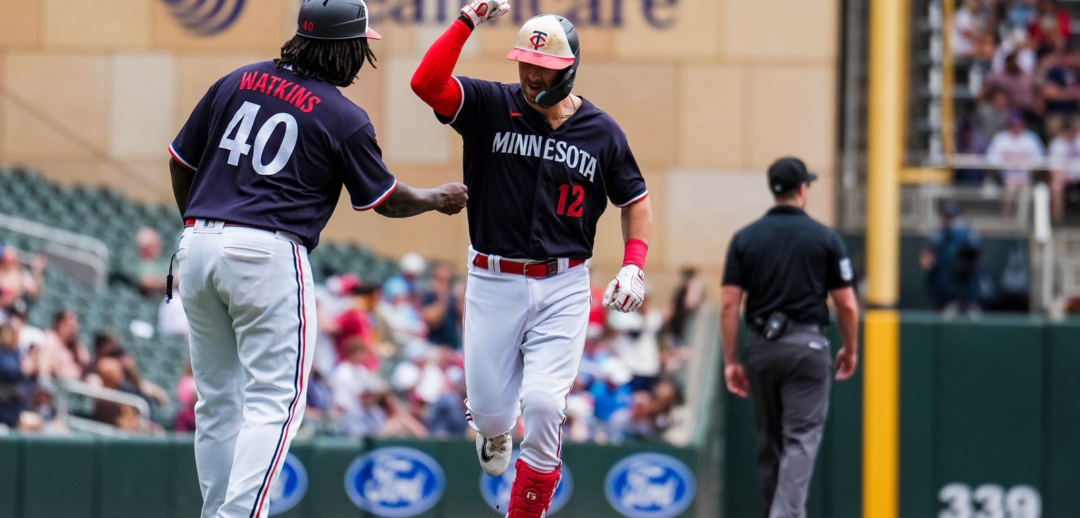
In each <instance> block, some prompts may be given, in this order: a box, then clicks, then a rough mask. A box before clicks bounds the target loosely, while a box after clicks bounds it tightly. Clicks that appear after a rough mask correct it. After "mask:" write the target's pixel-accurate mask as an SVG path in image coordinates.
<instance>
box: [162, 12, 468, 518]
mask: <svg viewBox="0 0 1080 518" xmlns="http://www.w3.org/2000/svg"><path fill="white" fill-rule="evenodd" d="M368 39H379V36H378V34H377V33H376V32H375V31H373V30H371V29H369V28H368V17H367V6H366V5H365V4H364V2H363V1H362V0H309V1H307V2H305V3H304V4H303V6H302V7H301V10H300V21H299V29H298V31H297V36H295V37H294V38H293V39H292V40H290V41H289V42H288V43H286V44H285V46H284V47H282V53H281V58H280V59H277V60H274V61H268V62H264V63H257V64H254V65H250V66H247V67H244V68H241V69H240V70H237V71H235V72H233V73H231V74H229V75H227V76H225V77H223V78H222V79H221V80H219V81H218V82H217V83H215V84H214V85H213V86H212V87H211V88H210V91H209V92H207V94H206V96H205V97H203V99H202V100H201V101H199V104H198V105H197V106H196V107H195V110H194V112H193V113H192V114H191V118H190V119H189V120H188V121H187V123H186V124H185V125H184V128H183V129H182V130H181V131H180V134H179V136H177V137H176V140H175V141H174V142H173V144H172V145H171V146H170V147H169V152H170V154H171V155H172V160H171V161H170V169H171V172H172V179H173V190H174V193H175V195H176V202H177V205H178V207H179V208H180V212H181V214H182V215H183V217H184V218H185V221H186V226H187V228H186V229H185V231H184V237H183V238H182V239H181V241H180V247H179V251H178V253H177V259H178V260H179V262H180V273H181V284H180V295H181V297H182V299H183V302H184V310H185V312H186V313H187V317H188V321H189V323H190V326H191V338H190V347H191V364H192V369H193V371H194V374H195V381H196V387H197V389H198V394H199V402H198V403H197V404H196V406H195V416H196V432H195V458H196V463H197V467H198V472H199V482H200V485H201V489H202V495H203V502H204V503H203V509H202V517H203V518H215V517H220V518H256V517H260V518H262V517H266V516H268V514H269V512H270V506H269V503H268V500H269V494H270V492H271V487H273V485H274V483H275V482H276V478H277V476H278V474H279V473H280V471H281V468H282V464H283V462H284V459H285V456H286V455H287V454H288V451H289V444H290V442H291V441H292V439H293V437H294V436H295V434H296V430H297V429H298V428H299V426H300V420H301V418H302V416H303V415H304V406H305V401H306V391H307V381H308V380H307V375H308V372H309V370H310V369H311V364H312V359H313V357H314V354H313V351H312V349H311V346H313V345H314V342H315V333H316V321H317V320H316V315H315V291H314V284H313V282H312V276H311V266H310V264H309V263H308V259H307V254H308V252H309V251H310V250H311V249H313V248H315V246H316V245H318V243H319V233H320V232H321V231H322V229H323V227H325V226H326V223H327V221H328V220H329V219H330V215H331V214H332V213H333V211H334V208H335V207H336V206H337V202H338V197H339V196H340V194H341V190H342V186H344V187H345V189H346V190H348V193H349V197H350V198H351V201H352V206H353V208H354V209H356V210H368V209H374V210H375V212H377V213H379V214H382V215H384V216H389V217H409V216H414V215H417V214H420V213H423V212H427V211H432V210H437V211H439V212H442V213H444V214H456V213H458V212H460V211H461V209H463V208H464V206H465V202H466V200H467V199H468V196H467V195H466V192H467V191H466V188H465V186H464V185H462V184H447V185H444V186H442V187H439V188H437V189H431V190H426V189H413V188H411V187H409V186H407V185H405V184H403V183H401V182H399V181H397V180H396V179H395V178H394V176H393V175H392V174H390V172H389V171H387V169H386V166H385V165H384V164H383V161H382V153H381V151H380V150H379V145H378V143H377V142H376V139H375V130H374V128H373V127H372V125H371V121H370V119H368V115H367V113H366V112H364V110H362V109H360V108H359V107H357V106H356V105H354V104H353V103H351V102H350V101H349V100H347V99H346V98H345V97H344V96H343V95H342V94H341V92H340V91H339V90H338V87H345V86H348V85H350V84H352V83H353V81H354V80H355V79H356V77H357V74H358V73H359V71H360V68H361V67H362V66H363V64H364V62H368V63H371V64H374V55H373V54H372V52H371V48H370V47H369V46H368Z"/></svg>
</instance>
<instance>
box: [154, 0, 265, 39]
mask: <svg viewBox="0 0 1080 518" xmlns="http://www.w3.org/2000/svg"><path fill="white" fill-rule="evenodd" d="M161 1H162V2H164V3H165V5H167V6H169V10H170V11H172V15H173V18H175V19H176V22H177V23H179V24H180V25H181V26H183V27H184V28H185V29H187V30H188V32H191V33H193V34H196V35H198V36H213V35H215V34H218V33H221V32H223V31H224V30H226V29H228V28H229V27H232V25H233V24H234V23H236V20H238V19H240V13H242V12H243V11H244V2H245V1H246V0H161Z"/></svg>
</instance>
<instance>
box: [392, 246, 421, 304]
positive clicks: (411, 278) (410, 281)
mask: <svg viewBox="0 0 1080 518" xmlns="http://www.w3.org/2000/svg"><path fill="white" fill-rule="evenodd" d="M398 269H399V270H401V273H400V274H398V275H397V276H395V277H393V278H391V279H390V281H388V282H392V281H395V280H400V281H404V282H405V288H406V289H405V292H406V293H408V294H409V295H411V296H417V295H419V294H420V286H419V285H418V284H419V279H420V276H421V275H423V274H424V270H427V261H424V258H423V257H421V256H420V254H418V253H415V252H411V253H408V254H405V255H404V256H402V257H401V260H400V261H398Z"/></svg>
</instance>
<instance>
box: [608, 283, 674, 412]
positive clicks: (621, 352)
mask: <svg viewBox="0 0 1080 518" xmlns="http://www.w3.org/2000/svg"><path fill="white" fill-rule="evenodd" d="M649 291H651V290H649V289H648V287H646V296H645V301H644V302H642V304H641V308H639V309H638V311H635V312H633V313H620V312H618V311H612V312H611V314H610V315H608V325H610V326H611V328H612V329H613V330H614V331H615V336H613V337H612V338H611V349H612V351H614V352H615V356H616V357H618V358H619V360H621V361H622V362H623V364H624V365H626V366H627V367H628V368H629V369H630V372H631V373H632V374H633V378H631V379H630V390H631V391H633V392H639V391H646V392H648V391H651V390H652V389H653V386H654V385H655V384H656V381H657V380H658V379H659V376H660V367H661V366H660V328H662V327H663V325H664V316H663V315H662V314H661V313H660V310H658V309H656V308H654V307H652V305H651V303H650V302H649V293H648V292H649Z"/></svg>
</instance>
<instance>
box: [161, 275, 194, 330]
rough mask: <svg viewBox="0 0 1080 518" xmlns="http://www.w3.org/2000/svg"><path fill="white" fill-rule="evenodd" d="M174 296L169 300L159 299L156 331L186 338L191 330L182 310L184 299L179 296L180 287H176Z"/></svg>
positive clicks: (185, 314)
mask: <svg viewBox="0 0 1080 518" xmlns="http://www.w3.org/2000/svg"><path fill="white" fill-rule="evenodd" d="M174 294H175V296H174V297H173V298H172V300H171V301H165V300H162V301H161V305H160V306H158V325H157V329H158V332H159V333H161V334H163V335H165V336H180V337H184V338H187V336H188V333H190V332H191V327H190V326H189V325H188V320H187V313H185V312H184V301H183V298H182V297H180V288H179V287H177V288H176V291H175V292H174Z"/></svg>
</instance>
